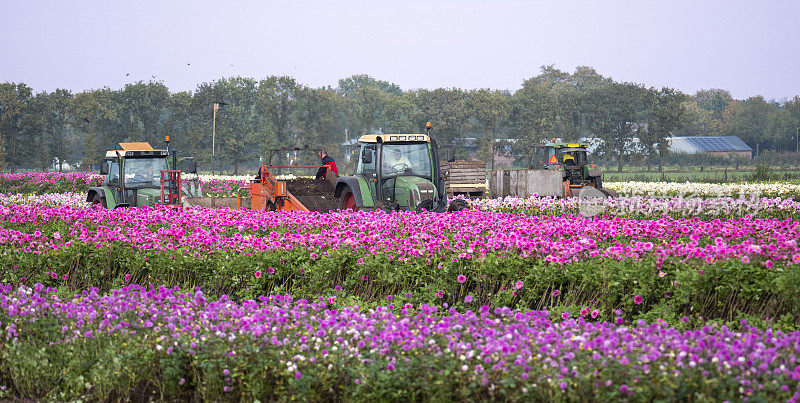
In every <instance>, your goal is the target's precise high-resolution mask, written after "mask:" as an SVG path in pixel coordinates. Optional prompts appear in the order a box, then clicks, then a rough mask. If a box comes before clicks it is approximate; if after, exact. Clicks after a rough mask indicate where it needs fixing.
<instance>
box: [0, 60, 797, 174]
mask: <svg viewBox="0 0 800 403" xmlns="http://www.w3.org/2000/svg"><path fill="white" fill-rule="evenodd" d="M215 102H220V103H225V105H223V106H222V107H221V108H220V109H219V111H218V112H217V114H216V125H215V127H216V147H217V148H216V164H217V166H218V167H219V166H222V167H223V168H225V169H226V170H227V171H230V172H233V173H239V171H241V170H242V168H243V167H248V168H249V167H254V166H256V165H257V164H258V163H259V157H260V156H264V155H265V154H266V150H268V149H270V148H276V147H283V146H295V145H299V146H303V145H306V144H307V145H311V146H314V147H324V148H327V149H329V150H330V153H331V154H332V155H334V156H337V157H341V156H342V154H343V153H344V152H345V151H346V150H345V147H342V146H341V145H342V143H344V142H345V141H346V140H348V139H356V138H358V136H359V135H361V134H364V133H369V132H376V131H382V132H384V133H391V132H399V133H407V132H424V128H425V122H427V121H431V122H432V124H433V130H432V133H433V135H434V136H436V137H437V138H438V139H440V140H441V141H442V142H446V143H453V144H456V145H457V146H460V147H457V150H458V151H457V152H458V154H460V157H466V156H467V154H470V153H472V154H476V156H477V157H478V158H481V159H487V160H488V159H489V158H490V156H492V155H496V154H503V153H511V154H513V155H518V156H519V155H527V154H529V152H530V150H531V147H532V146H533V145H535V144H541V143H542V142H543V141H544V140H545V139H550V138H560V139H563V140H565V141H571V140H578V139H580V138H593V139H596V141H597V142H598V144H599V148H598V150H597V152H596V155H595V158H596V159H598V160H602V161H604V162H606V163H613V164H615V165H617V166H618V167H621V166H622V164H637V165H638V164H643V163H652V164H659V166H660V164H661V162H662V161H663V159H664V156H665V154H666V153H667V144H668V143H667V138H668V137H669V136H695V135H699V136H704V135H735V136H739V137H740V138H742V140H744V141H745V142H746V143H747V144H749V145H750V146H751V147H752V148H753V149H754V150H759V151H760V150H766V149H769V150H774V151H794V150H795V147H796V145H795V144H796V143H795V142H796V139H795V137H794V136H795V135H796V130H797V128H798V127H800V96H795V97H794V98H793V99H792V100H790V101H787V102H783V103H780V102H775V101H767V100H765V99H764V98H763V97H761V96H754V97H750V98H747V99H745V100H737V99H734V98H733V97H732V96H731V95H730V93H729V92H728V91H725V90H721V89H712V90H701V91H698V92H697V93H696V94H694V95H687V94H683V93H681V92H679V91H677V90H674V89H672V88H660V89H659V88H646V87H644V86H643V85H640V84H636V83H626V82H616V81H614V80H612V79H611V78H609V77H604V76H602V75H600V74H598V73H597V72H596V71H595V70H594V69H593V68H591V67H578V68H577V69H576V70H575V72H574V73H571V74H570V73H568V72H564V71H560V70H558V69H556V68H554V67H553V66H545V67H543V68H542V70H541V73H540V74H539V75H537V76H535V77H532V78H530V79H528V80H525V81H524V82H523V84H522V88H520V89H519V90H517V91H516V92H514V93H510V92H508V91H498V90H491V89H476V90H462V89H458V88H439V89H435V90H427V89H415V90H409V91H403V90H402V89H401V88H400V87H398V86H397V85H395V84H392V83H389V82H386V81H381V80H376V79H374V78H372V77H370V76H367V75H355V76H352V77H349V78H345V79H342V80H339V83H338V86H337V87H336V88H332V87H323V88H311V87H307V86H304V85H302V84H300V83H297V82H296V81H295V80H294V79H293V78H291V77H285V76H283V77H275V76H272V77H268V78H266V79H263V80H261V81H257V80H254V79H251V78H243V77H233V78H223V79H220V80H217V81H214V82H211V83H203V84H201V85H199V86H198V87H197V88H196V89H195V90H194V91H189V92H176V93H172V92H170V91H169V89H168V88H167V87H166V86H165V85H164V84H163V83H160V82H153V81H151V82H146V83H145V82H138V83H135V84H127V85H126V86H125V87H124V88H122V89H119V90H113V89H110V88H101V89H96V90H90V91H84V92H80V93H75V94H74V93H72V92H71V91H69V90H64V89H58V90H55V91H53V92H39V93H35V92H34V90H33V89H32V88H30V87H29V86H27V85H26V84H23V83H8V82H6V83H2V84H0V169H5V170H13V169H37V170H46V169H56V170H61V169H63V168H64V167H65V166H66V165H65V164H69V165H68V166H71V167H73V168H77V169H83V170H86V169H91V168H94V167H96V166H97V164H98V162H99V161H100V160H101V158H102V156H103V154H104V152H105V151H106V150H108V149H113V148H116V145H117V143H119V142H125V141H148V142H150V143H151V144H152V145H154V146H157V147H160V146H163V139H164V136H167V135H169V136H170V137H171V140H172V145H173V147H174V148H176V149H178V150H180V152H181V154H182V155H191V156H194V157H196V158H197V160H198V162H199V163H200V164H201V166H203V167H204V168H205V169H207V168H210V160H211V143H212V138H211V131H212V105H213V103H215ZM496 139H502V140H499V141H498V140H496Z"/></svg>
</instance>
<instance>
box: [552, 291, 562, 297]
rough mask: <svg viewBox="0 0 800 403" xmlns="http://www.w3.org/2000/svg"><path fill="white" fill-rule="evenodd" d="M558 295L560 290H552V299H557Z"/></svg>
mask: <svg viewBox="0 0 800 403" xmlns="http://www.w3.org/2000/svg"><path fill="white" fill-rule="evenodd" d="M559 295H561V291H560V290H558V289H555V290H553V294H552V296H553V298H555V297H557V296H559Z"/></svg>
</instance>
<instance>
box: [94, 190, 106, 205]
mask: <svg viewBox="0 0 800 403" xmlns="http://www.w3.org/2000/svg"><path fill="white" fill-rule="evenodd" d="M92 204H99V205H101V206H103V208H108V207H106V199H105V198H104V197H100V195H99V194H98V193H95V194H94V197H92Z"/></svg>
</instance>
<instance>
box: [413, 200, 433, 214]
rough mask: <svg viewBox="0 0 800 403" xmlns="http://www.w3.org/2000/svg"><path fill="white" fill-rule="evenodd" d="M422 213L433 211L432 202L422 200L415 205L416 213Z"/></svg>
mask: <svg viewBox="0 0 800 403" xmlns="http://www.w3.org/2000/svg"><path fill="white" fill-rule="evenodd" d="M423 211H427V212H429V213H430V212H432V211H433V200H431V199H428V200H423V201H422V202H420V203H419V204H417V213H422V212H423Z"/></svg>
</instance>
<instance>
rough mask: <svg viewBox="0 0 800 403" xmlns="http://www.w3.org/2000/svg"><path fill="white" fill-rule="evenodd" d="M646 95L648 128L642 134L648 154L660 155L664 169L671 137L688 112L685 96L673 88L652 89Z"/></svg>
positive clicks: (661, 169)
mask: <svg viewBox="0 0 800 403" xmlns="http://www.w3.org/2000/svg"><path fill="white" fill-rule="evenodd" d="M648 92H649V94H647V95H646V97H645V98H646V99H647V101H646V102H647V103H648V104H649V107H648V109H649V110H648V112H647V130H645V131H644V132H643V133H642V135H641V136H640V140H641V141H642V143H643V145H644V146H645V147H644V148H645V150H646V151H648V154H652V153H655V154H656V155H657V156H658V170H659V172H661V171H663V170H664V155H666V154H667V153H669V138H670V137H672V134H673V132H674V131H675V129H676V128H677V127H678V126H679V125H680V124H681V122H682V120H683V115H684V113H685V112H686V110H685V107H684V105H683V101H684V99H685V96H684V95H683V94H682V93H680V92H679V91H676V90H674V89H672V88H667V87H664V88H661V89H660V90H656V89H654V88H653V89H650V90H649V91H648Z"/></svg>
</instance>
